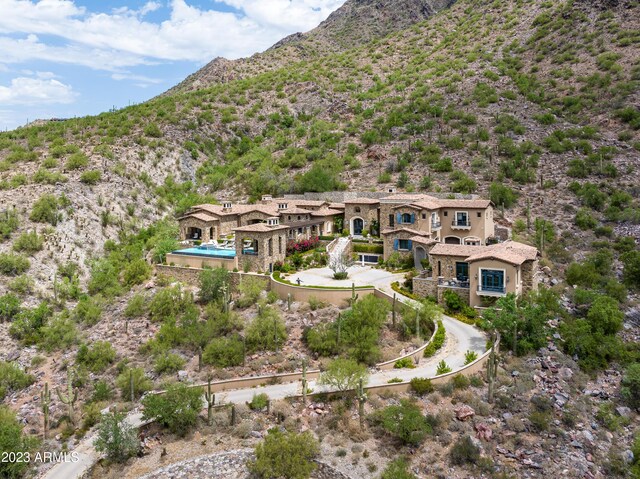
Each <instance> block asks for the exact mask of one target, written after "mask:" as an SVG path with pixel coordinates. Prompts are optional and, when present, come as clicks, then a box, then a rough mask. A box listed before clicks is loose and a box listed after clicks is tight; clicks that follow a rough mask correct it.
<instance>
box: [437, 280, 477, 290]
mask: <svg viewBox="0 0 640 479" xmlns="http://www.w3.org/2000/svg"><path fill="white" fill-rule="evenodd" d="M438 286H446V287H449V288H463V289H469V281H461V280H458V279H444V278H438Z"/></svg>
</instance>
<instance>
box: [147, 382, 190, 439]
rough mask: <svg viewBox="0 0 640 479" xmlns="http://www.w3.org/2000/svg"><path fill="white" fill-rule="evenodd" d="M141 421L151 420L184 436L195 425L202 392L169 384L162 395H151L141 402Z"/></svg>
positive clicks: (182, 385)
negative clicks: (142, 408)
mask: <svg viewBox="0 0 640 479" xmlns="http://www.w3.org/2000/svg"><path fill="white" fill-rule="evenodd" d="M142 405H143V406H144V411H143V413H142V418H143V419H145V420H146V419H153V420H155V421H158V423H159V424H161V425H162V426H164V427H166V428H168V429H169V430H170V431H171V432H172V433H174V434H178V435H180V436H184V435H186V434H187V433H188V432H189V431H190V430H191V428H193V427H194V426H195V425H196V420H197V419H198V414H199V413H200V410H201V409H202V406H203V399H202V391H201V390H200V389H199V388H190V387H189V386H187V385H186V384H182V383H176V384H171V385H170V386H169V387H168V388H167V390H166V392H165V393H164V394H151V395H149V396H147V397H145V398H144V399H143V400H142Z"/></svg>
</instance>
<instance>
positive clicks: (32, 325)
mask: <svg viewBox="0 0 640 479" xmlns="http://www.w3.org/2000/svg"><path fill="white" fill-rule="evenodd" d="M50 316H51V308H50V307H49V305H48V304H47V303H46V302H42V303H40V304H39V305H38V306H37V307H35V308H23V309H22V310H21V311H20V312H19V313H18V314H17V315H16V316H15V317H14V319H13V322H12V323H11V327H10V328H9V334H10V335H11V336H12V337H14V338H16V339H18V340H19V341H21V342H22V344H24V345H33V344H38V343H39V342H40V340H41V330H42V327H43V326H44V325H45V324H47V321H49V318H50Z"/></svg>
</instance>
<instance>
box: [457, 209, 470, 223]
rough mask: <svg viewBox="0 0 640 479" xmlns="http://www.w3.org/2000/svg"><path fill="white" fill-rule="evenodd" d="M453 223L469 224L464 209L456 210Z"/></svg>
mask: <svg viewBox="0 0 640 479" xmlns="http://www.w3.org/2000/svg"><path fill="white" fill-rule="evenodd" d="M455 224H456V225H457V226H468V225H469V215H468V214H467V212H466V211H456V221H455Z"/></svg>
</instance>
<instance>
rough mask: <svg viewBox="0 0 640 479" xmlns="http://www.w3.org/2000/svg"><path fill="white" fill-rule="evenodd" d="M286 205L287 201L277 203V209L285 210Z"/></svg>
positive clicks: (287, 205)
mask: <svg viewBox="0 0 640 479" xmlns="http://www.w3.org/2000/svg"><path fill="white" fill-rule="evenodd" d="M288 207H289V204H288V203H278V210H286V209H287V208H288Z"/></svg>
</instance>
